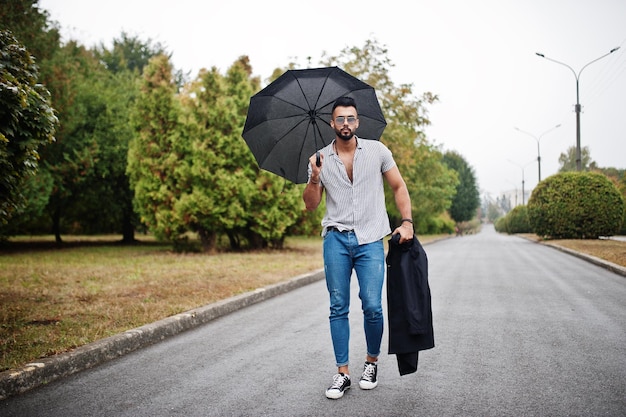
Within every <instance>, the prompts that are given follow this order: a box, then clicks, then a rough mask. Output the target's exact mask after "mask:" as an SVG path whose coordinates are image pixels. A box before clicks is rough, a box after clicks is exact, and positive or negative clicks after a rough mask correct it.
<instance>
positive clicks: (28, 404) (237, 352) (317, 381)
mask: <svg viewBox="0 0 626 417" xmlns="http://www.w3.org/2000/svg"><path fill="white" fill-rule="evenodd" d="M425 249H426V252H427V254H428V258H429V267H430V278H429V280H430V286H431V290H432V296H433V314H434V328H435V343H436V347H435V348H434V349H432V350H429V351H425V352H422V353H421V354H420V363H419V369H418V372H417V373H415V374H411V375H407V376H403V377H401V376H400V375H399V373H398V369H397V363H396V359H395V356H393V355H388V354H387V353H386V349H387V340H386V338H387V333H386V332H385V335H384V340H383V354H382V355H381V358H380V361H379V381H380V382H379V386H378V387H377V388H376V389H374V390H372V391H362V390H360V389H359V388H358V384H353V388H352V389H351V390H349V391H348V392H347V393H346V395H345V396H344V397H343V398H342V399H340V400H328V399H326V397H325V396H324V390H325V388H326V387H327V386H328V385H329V383H330V382H331V377H332V375H333V373H334V372H335V368H334V359H333V353H332V347H331V342H330V335H329V331H328V321H327V317H328V307H327V304H328V302H327V294H326V288H325V285H324V282H323V281H318V282H314V283H312V284H310V285H307V286H304V287H301V288H298V289H296V290H293V291H291V292H289V293H286V294H283V295H279V296H277V297H274V298H271V299H269V300H267V301H263V302H261V303H258V304H255V305H252V306H249V307H246V308H244V309H241V310H239V311H236V312H234V313H231V314H229V315H226V316H223V317H221V318H218V319H216V320H214V321H211V322H209V323H207V324H204V325H202V326H199V327H197V328H194V329H192V330H189V331H186V332H184V333H181V334H179V335H177V336H174V337H171V338H168V339H166V340H164V341H162V342H160V343H157V344H155V345H152V346H149V347H147V348H144V349H141V350H138V351H135V352H133V353H130V354H128V355H124V356H122V357H120V358H118V359H115V360H112V361H109V362H106V363H104V364H102V365H100V366H97V367H95V368H92V369H90V370H86V371H83V372H80V373H77V374H74V375H72V376H69V377H66V378H62V379H59V380H56V381H54V382H52V383H50V384H48V385H45V386H42V387H39V388H36V389H33V390H31V391H28V392H26V393H24V394H21V395H17V396H14V397H10V398H8V399H6V400H3V401H1V402H0V416H21V417H27V416H63V417H68V416H81V417H82V416H133V417H136V416H151V417H154V416H348V415H349V416H626V278H625V277H623V276H621V275H618V274H615V273H613V272H610V271H607V270H605V269H603V268H601V267H599V266H596V265H593V264H591V263H589V262H586V261H584V260H581V259H579V258H576V257H574V256H571V255H569V254H567V253H563V252H560V251H558V250H555V249H553V248H549V247H546V246H543V245H539V244H536V243H533V242H530V241H527V240H524V239H522V238H518V237H514V236H506V235H500V234H497V233H495V232H494V230H493V228H490V227H485V228H484V230H483V232H481V233H480V234H478V235H474V236H465V237H460V238H451V239H447V240H443V241H440V242H437V243H434V244H430V245H426V247H425ZM353 281H356V280H353ZM353 284H355V285H353V289H354V290H355V292H354V298H353V300H354V301H353V308H352V313H351V321H352V339H351V361H352V364H353V366H352V373H353V377H354V379H355V380H356V379H358V375H359V374H360V368H361V367H362V361H363V357H364V354H365V351H364V349H365V348H364V339H363V332H362V320H361V317H360V306H359V303H358V298H357V295H356V283H355V282H354V283H353ZM355 382H356V381H355Z"/></svg>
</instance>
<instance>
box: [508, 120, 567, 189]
mask: <svg viewBox="0 0 626 417" xmlns="http://www.w3.org/2000/svg"><path fill="white" fill-rule="evenodd" d="M560 126H561V124H558V125H556V126H554V127H552V128H550V129H548V130H546V131H545V132H543V133H542V134H541V135H539V137H537V136H535V135H533V134H532V133H528V132H526V131H524V130H522V129H520V128H519V127H516V128H515V130H519V131H520V132H522V133H525V134H527V135H528V136H530V137H532V138H533V139H535V140H536V141H537V167H538V170H539V173H538V176H537V178H538V182H541V150H540V149H539V142H540V141H541V138H542V137H543V136H544V135H545V134H546V133H549V132H552V131H553V130H554V129H556V128H557V127H560Z"/></svg>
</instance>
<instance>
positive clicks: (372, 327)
mask: <svg viewBox="0 0 626 417" xmlns="http://www.w3.org/2000/svg"><path fill="white" fill-rule="evenodd" d="M353 269H354V271H355V272H356V276H357V279H358V281H359V298H360V299H361V309H362V310H363V321H364V328H365V341H366V343H367V354H368V355H369V356H372V357H378V355H379V354H380V344H381V341H382V337H383V307H382V290H383V282H384V280H385V250H384V246H383V241H382V239H381V240H379V241H376V242H373V243H368V244H365V245H359V244H358V243H357V239H356V235H355V234H354V233H353V232H338V231H329V232H328V233H327V234H326V236H325V237H324V271H325V273H326V287H327V288H328V293H329V295H330V317H329V320H330V334H331V337H332V340H333V348H334V350H335V360H336V362H337V366H338V367H339V366H345V365H348V363H349V352H348V350H349V349H348V348H349V344H350V323H349V321H348V313H349V310H350V278H351V276H352V270H353Z"/></svg>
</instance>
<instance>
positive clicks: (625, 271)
mask: <svg viewBox="0 0 626 417" xmlns="http://www.w3.org/2000/svg"><path fill="white" fill-rule="evenodd" d="M538 243H541V244H542V245H544V246H550V247H551V248H554V249H557V250H560V251H561V252H565V253H569V254H570V255H573V256H576V257H578V258H580V259H584V260H585V261H587V262H591V263H592V264H595V265H598V266H601V267H603V268H605V269H608V270H609V271H611V272H615V273H616V274H619V275H621V276H623V277H626V268H624V267H623V266H621V265H617V264H614V263H613V262H609V261H605V260H604V259H600V258H598V257H596V256H592V255H587V254H585V253H580V252H576V251H575V250H572V249H569V248H565V247H563V246H559V245H555V244H552V243H547V242H538Z"/></svg>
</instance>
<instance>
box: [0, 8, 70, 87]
mask: <svg viewBox="0 0 626 417" xmlns="http://www.w3.org/2000/svg"><path fill="white" fill-rule="evenodd" d="M37 3H39V1H38V0H2V6H0V28H4V29H7V30H9V31H11V32H12V33H13V36H15V38H17V40H18V41H19V42H20V43H21V44H23V45H24V46H25V47H26V49H27V50H28V51H29V52H30V54H31V56H32V57H34V59H35V60H36V61H37V63H38V65H39V67H40V71H41V72H43V73H44V74H42V79H43V80H45V79H46V78H47V77H46V75H45V74H46V71H45V69H42V68H41V66H42V64H45V61H46V60H47V59H49V58H50V57H51V56H52V55H54V53H55V52H56V50H57V49H58V48H59V46H60V34H59V28H58V24H57V23H55V22H51V21H50V16H49V14H48V12H47V11H46V10H42V9H40V8H39V7H38V5H37ZM44 66H45V65H44ZM44 84H45V82H44Z"/></svg>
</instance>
